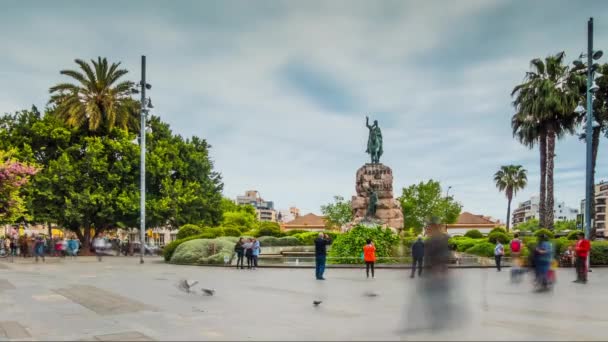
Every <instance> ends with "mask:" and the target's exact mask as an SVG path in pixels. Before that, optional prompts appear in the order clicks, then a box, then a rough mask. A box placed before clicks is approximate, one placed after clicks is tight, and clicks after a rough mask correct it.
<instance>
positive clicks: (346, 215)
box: [321, 196, 353, 228]
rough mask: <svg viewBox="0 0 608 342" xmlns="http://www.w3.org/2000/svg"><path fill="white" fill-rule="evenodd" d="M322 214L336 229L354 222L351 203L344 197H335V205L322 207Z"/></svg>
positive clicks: (330, 204)
mask: <svg viewBox="0 0 608 342" xmlns="http://www.w3.org/2000/svg"><path fill="white" fill-rule="evenodd" d="M321 212H322V213H323V215H324V216H325V217H326V219H327V222H328V223H329V224H330V225H331V226H332V227H334V228H340V227H342V226H343V225H345V224H347V223H349V222H351V221H352V220H353V210H352V207H351V203H350V201H345V200H344V197H342V196H334V203H329V204H327V205H322V206H321Z"/></svg>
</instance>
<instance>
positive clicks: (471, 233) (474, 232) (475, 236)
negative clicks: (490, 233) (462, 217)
mask: <svg viewBox="0 0 608 342" xmlns="http://www.w3.org/2000/svg"><path fill="white" fill-rule="evenodd" d="M464 236H465V237H468V238H471V239H481V238H482V237H483V234H481V232H480V231H479V230H477V229H472V230H469V231H467V232H466V233H464Z"/></svg>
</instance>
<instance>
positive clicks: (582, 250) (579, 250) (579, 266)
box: [574, 232, 591, 284]
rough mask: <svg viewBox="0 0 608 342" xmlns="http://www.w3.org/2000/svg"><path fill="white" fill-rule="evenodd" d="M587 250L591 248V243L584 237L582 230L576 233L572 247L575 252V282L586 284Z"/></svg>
mask: <svg viewBox="0 0 608 342" xmlns="http://www.w3.org/2000/svg"><path fill="white" fill-rule="evenodd" d="M589 250H591V243H590V242H589V240H587V239H585V234H584V233H583V232H579V233H578V241H577V242H576V246H575V247H574V252H575V254H576V264H575V265H576V280H575V281H574V282H575V283H581V284H586V283H587V272H588V270H587V257H588V256H589Z"/></svg>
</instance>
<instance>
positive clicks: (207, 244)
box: [171, 239, 234, 265]
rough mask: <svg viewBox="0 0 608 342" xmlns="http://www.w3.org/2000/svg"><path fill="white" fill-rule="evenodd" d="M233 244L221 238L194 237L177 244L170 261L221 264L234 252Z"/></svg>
mask: <svg viewBox="0 0 608 342" xmlns="http://www.w3.org/2000/svg"><path fill="white" fill-rule="evenodd" d="M233 251H234V245H233V244H232V243H231V242H229V241H226V240H223V239H195V240H191V241H186V242H184V243H182V244H181V245H179V247H177V249H176V250H175V252H174V253H173V256H172V257H171V262H172V263H176V264H195V265H196V264H223V263H224V258H228V259H229V260H230V259H231V258H232V257H233V254H234V252H233Z"/></svg>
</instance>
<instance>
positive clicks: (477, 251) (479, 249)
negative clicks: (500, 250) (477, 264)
mask: <svg viewBox="0 0 608 342" xmlns="http://www.w3.org/2000/svg"><path fill="white" fill-rule="evenodd" d="M465 252H466V253H469V254H474V255H479V256H484V257H493V256H494V244H492V243H491V242H488V241H482V242H479V243H476V244H475V245H473V246H472V247H470V248H469V249H467V250H466V251H465Z"/></svg>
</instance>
